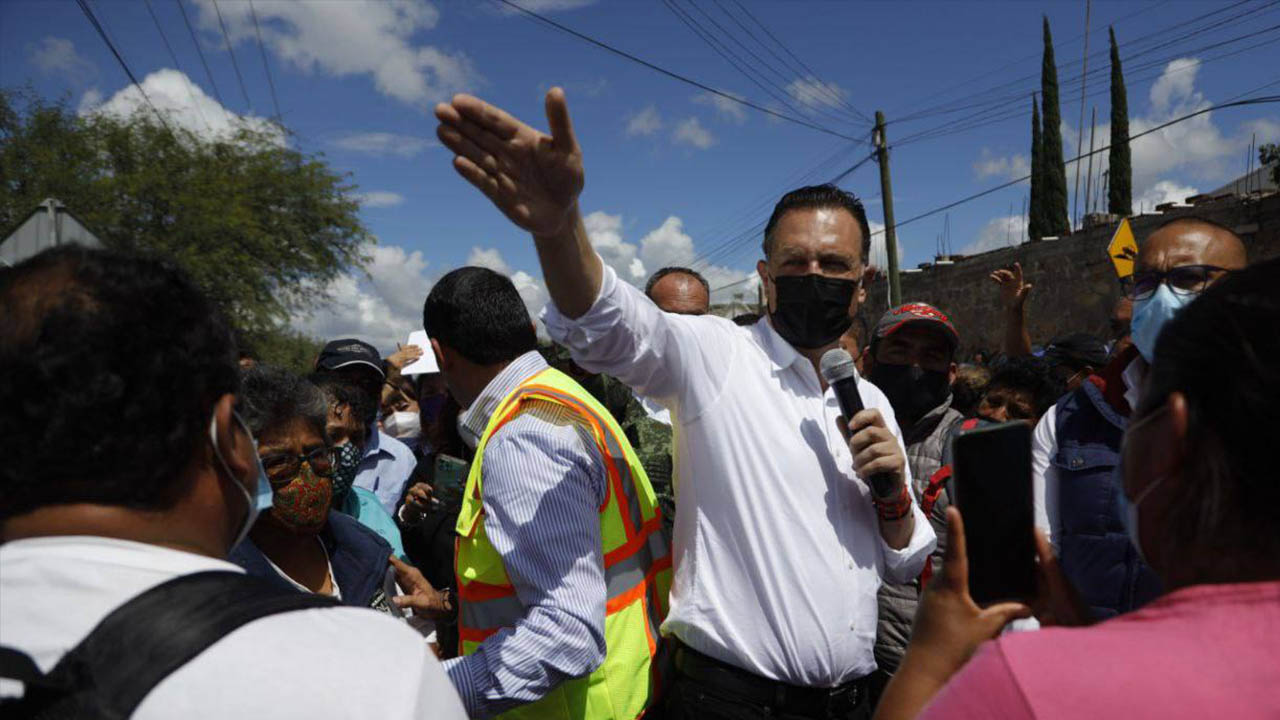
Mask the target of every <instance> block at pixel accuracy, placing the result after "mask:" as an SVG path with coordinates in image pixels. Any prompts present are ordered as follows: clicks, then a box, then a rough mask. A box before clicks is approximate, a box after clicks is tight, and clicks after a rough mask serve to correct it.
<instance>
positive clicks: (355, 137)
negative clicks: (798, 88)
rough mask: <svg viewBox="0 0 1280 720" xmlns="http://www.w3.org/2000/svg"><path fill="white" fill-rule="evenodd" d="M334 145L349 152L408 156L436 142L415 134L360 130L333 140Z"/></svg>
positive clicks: (432, 145) (434, 144)
mask: <svg viewBox="0 0 1280 720" xmlns="http://www.w3.org/2000/svg"><path fill="white" fill-rule="evenodd" d="M333 145H334V147H337V148H339V149H342V150H347V151H349V152H355V153H363V154H365V155H374V156H388V155H394V156H397V157H404V158H410V157H413V156H415V155H418V154H420V153H422V152H424V151H426V150H427V149H428V148H432V147H435V146H436V145H437V143H436V142H435V141H434V140H428V139H427V138H424V137H418V136H416V135H401V134H398V133H388V132H360V133H351V134H350V135H344V136H342V137H340V138H337V139H336V140H334V141H333Z"/></svg>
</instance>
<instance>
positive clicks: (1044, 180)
mask: <svg viewBox="0 0 1280 720" xmlns="http://www.w3.org/2000/svg"><path fill="white" fill-rule="evenodd" d="M1040 103H1041V105H1042V106H1043V111H1042V112H1041V117H1043V118H1044V122H1043V127H1042V128H1041V132H1040V136H1041V138H1042V143H1041V155H1040V162H1041V169H1042V173H1041V183H1040V191H1041V200H1042V203H1041V204H1042V206H1043V207H1044V215H1043V220H1042V222H1043V223H1044V224H1043V225H1042V226H1041V228H1040V229H1041V231H1043V232H1044V234H1045V235H1055V236H1062V235H1066V234H1067V233H1069V232H1071V223H1070V221H1069V220H1068V219H1067V166H1066V165H1065V164H1064V160H1063V158H1062V113H1061V112H1060V111H1059V109H1058V66H1057V65H1056V64H1055V63H1054V60H1053V36H1052V35H1050V34H1049V18H1048V17H1046V18H1044V62H1043V64H1042V65H1041V67H1040Z"/></svg>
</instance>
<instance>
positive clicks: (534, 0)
mask: <svg viewBox="0 0 1280 720" xmlns="http://www.w3.org/2000/svg"><path fill="white" fill-rule="evenodd" d="M514 2H515V3H516V4H517V5H519V6H520V7H522V8H524V9H525V10H528V11H529V12H536V13H549V12H556V11H559V10H576V9H577V8H580V7H586V6H588V5H593V4H595V2H596V0H514ZM499 12H501V13H502V14H503V15H516V14H519V13H520V11H519V10H516V9H515V8H513V7H510V6H507V5H503V6H502V7H501V8H499Z"/></svg>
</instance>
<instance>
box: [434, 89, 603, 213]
mask: <svg viewBox="0 0 1280 720" xmlns="http://www.w3.org/2000/svg"><path fill="white" fill-rule="evenodd" d="M546 104H547V122H548V124H549V125H550V127H551V134H550V135H547V134H546V133H543V132H540V131H538V130H535V129H534V128H532V127H529V126H528V125H526V124H524V123H522V122H520V121H519V120H517V119H516V118H514V117H512V116H511V115H509V114H508V113H506V112H505V111H503V110H502V109H500V108H497V107H494V106H493V105H490V104H489V103H486V102H485V101H483V100H481V99H480V98H477V97H472V96H471V95H456V96H454V98H453V100H452V102H449V103H441V104H439V105H437V106H436V118H437V119H439V120H440V126H439V127H438V128H436V136H437V137H439V138H440V142H442V143H444V145H445V147H447V148H449V149H450V150H452V151H453V153H454V155H455V157H454V158H453V167H454V169H455V170H457V171H458V174H459V175H462V177H464V178H466V179H467V181H468V182H470V183H471V184H472V185H475V186H476V187H477V188H479V189H480V191H481V192H483V193H484V194H485V196H486V197H488V198H489V200H491V201H493V204H494V205H496V206H497V207H498V209H499V210H501V211H502V213H503V214H504V215H506V216H507V218H508V219H510V220H511V222H513V223H515V224H516V225H518V226H520V227H521V228H523V229H525V230H527V231H529V232H530V233H532V234H533V235H534V236H535V237H557V236H563V235H565V234H567V233H568V232H570V231H571V230H572V229H573V223H574V222H575V221H576V220H575V218H576V210H577V203H578V194H579V193H581V192H582V185H583V182H584V176H583V170H582V149H581V148H579V147H578V141H577V140H576V139H575V138H574V136H573V123H572V122H571V121H570V120H569V106H568V104H567V103H566V102H565V97H564V91H563V90H561V89H560V88H558V87H557V88H552V89H551V90H550V91H549V92H548V93H547V101H546Z"/></svg>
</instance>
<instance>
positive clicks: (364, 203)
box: [353, 190, 404, 208]
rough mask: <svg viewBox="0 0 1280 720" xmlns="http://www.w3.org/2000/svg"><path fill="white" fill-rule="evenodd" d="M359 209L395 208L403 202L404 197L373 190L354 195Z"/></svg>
mask: <svg viewBox="0 0 1280 720" xmlns="http://www.w3.org/2000/svg"><path fill="white" fill-rule="evenodd" d="M353 197H354V198H355V199H356V201H357V202H359V203H360V206H361V207H367V208H388V207H395V206H396V205H399V204H400V203H402V202H404V196H403V195H401V194H400V193H394V192H388V191H386V190H373V191H370V192H362V193H355V195H354V196H353Z"/></svg>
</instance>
